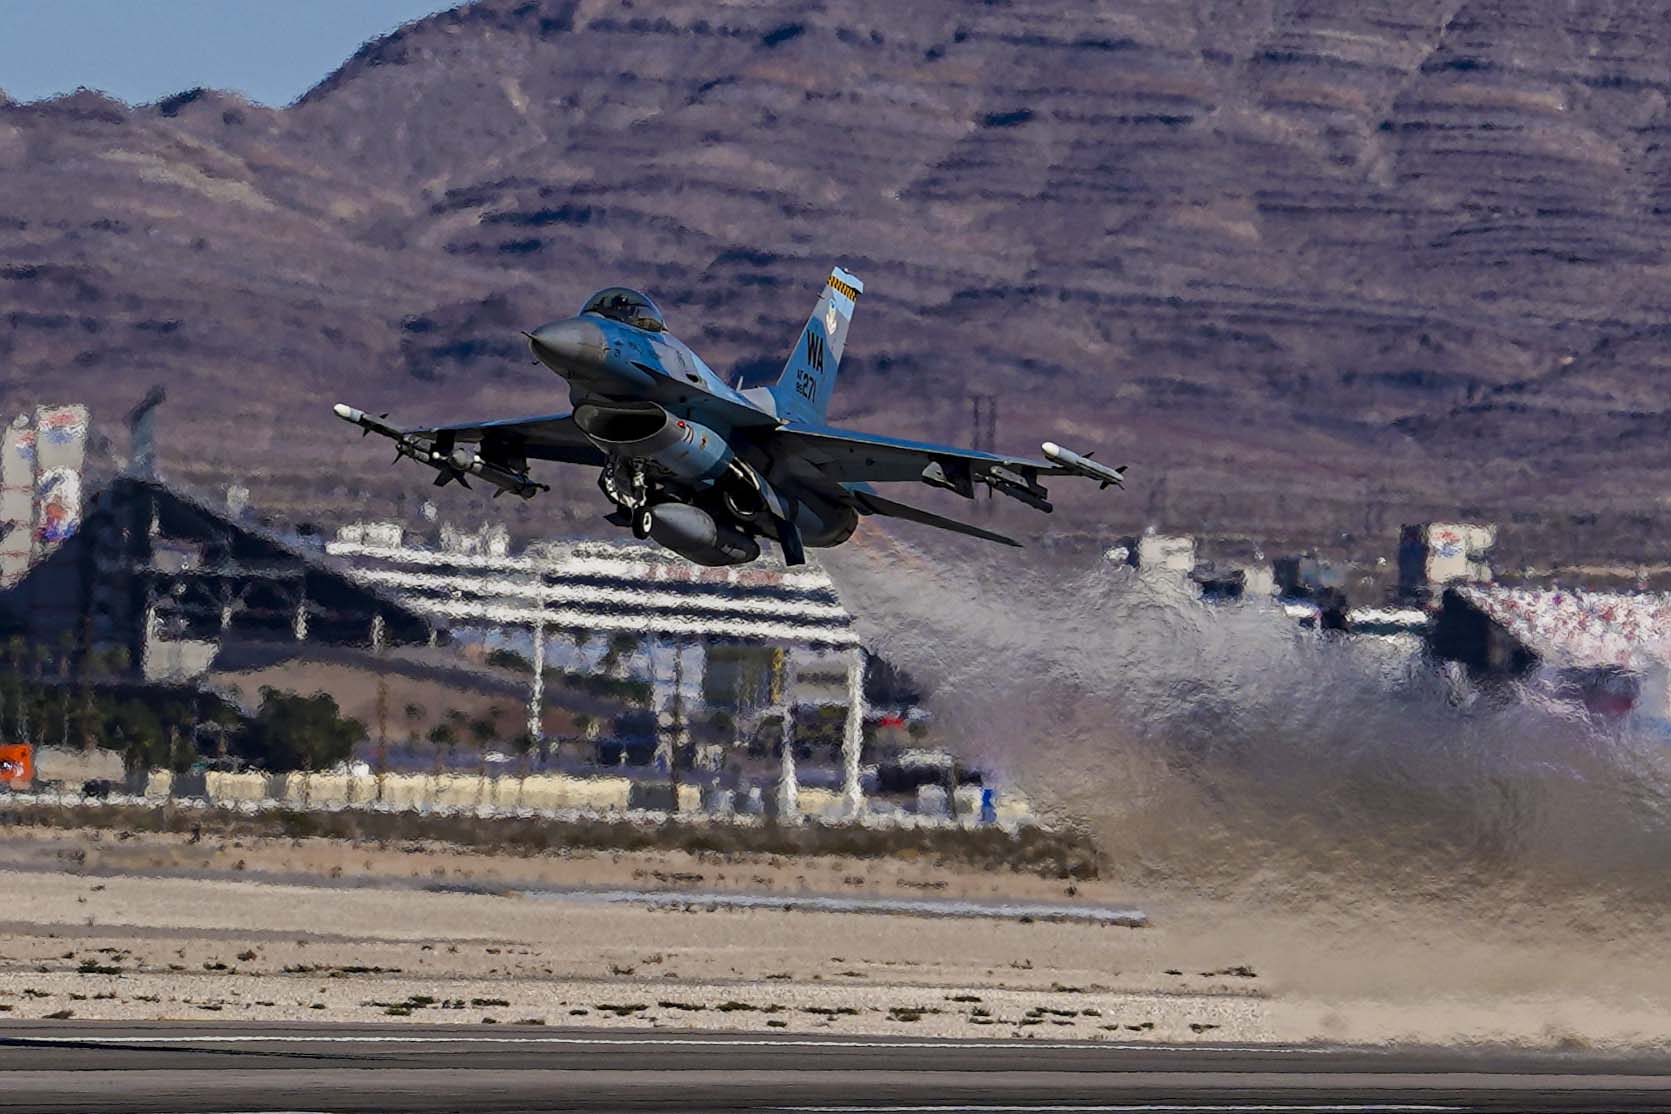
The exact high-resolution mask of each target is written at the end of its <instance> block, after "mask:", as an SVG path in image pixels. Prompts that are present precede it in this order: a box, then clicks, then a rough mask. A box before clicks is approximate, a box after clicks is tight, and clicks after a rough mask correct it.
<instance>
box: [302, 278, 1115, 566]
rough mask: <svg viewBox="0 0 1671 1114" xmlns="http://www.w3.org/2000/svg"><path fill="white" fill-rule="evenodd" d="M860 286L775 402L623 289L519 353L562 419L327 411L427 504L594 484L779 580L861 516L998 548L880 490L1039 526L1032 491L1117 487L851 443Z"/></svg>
mask: <svg viewBox="0 0 1671 1114" xmlns="http://www.w3.org/2000/svg"><path fill="white" fill-rule="evenodd" d="M863 291H864V284H863V283H861V282H860V281H859V280H858V279H857V278H855V277H854V276H853V275H850V274H848V273H847V272H846V271H844V270H842V269H841V268H839V267H837V268H836V269H835V270H834V271H833V272H832V273H831V275H830V279H829V282H827V283H826V284H825V286H824V289H823V292H822V294H820V296H819V298H818V302H817V304H816V305H815V306H814V307H813V311H812V316H811V317H810V318H808V319H807V323H806V328H804V329H802V330H801V335H800V337H799V338H798V339H797V340H796V342H795V347H794V349H793V350H792V351H791V352H790V354H789V361H788V363H786V364H784V366H783V372H782V374H781V375H780V376H779V378H778V380H777V382H776V384H774V385H773V386H770V387H756V388H752V389H748V390H739V389H736V388H735V387H733V386H731V385H729V384H727V383H726V382H725V381H724V380H723V379H721V378H720V376H718V375H717V374H715V373H714V371H713V370H712V369H711V368H709V367H708V365H707V364H705V363H703V362H702V359H701V358H700V357H699V356H697V354H696V353H695V352H692V351H691V350H690V348H689V347H688V346H687V345H685V344H684V343H683V342H682V341H680V340H679V339H678V338H676V337H675V336H674V335H673V334H672V333H670V332H668V331H667V325H666V322H665V321H664V320H663V318H662V315H661V311H660V310H659V309H657V308H656V304H655V303H654V302H652V301H651V300H650V299H649V298H648V297H646V296H645V295H644V294H641V293H639V292H638V291H636V290H628V289H626V288H624V287H618V286H614V287H610V288H608V289H607V290H600V291H598V292H597V293H596V294H594V295H592V297H591V298H589V299H587V301H586V304H585V306H583V307H582V308H581V310H580V315H579V316H578V317H571V318H569V319H567V320H564V321H553V322H551V323H550V324H548V325H542V326H540V327H539V328H538V329H535V330H534V331H533V332H531V333H527V334H525V335H526V336H527V337H528V345H529V347H530V348H531V349H532V350H533V353H534V356H535V358H537V359H538V360H539V362H540V363H541V364H543V365H545V366H546V367H547V368H549V369H550V370H552V371H553V372H556V373H557V374H558V375H560V376H562V377H563V378H564V379H566V380H568V384H569V400H570V403H571V404H572V406H573V407H574V409H573V410H572V411H571V412H570V413H566V414H546V415H543V416H538V417H531V418H501V419H495V420H491V421H481V422H462V423H459V424H456V425H443V426H433V427H429V428H412V429H405V428H401V427H399V426H395V425H391V424H390V423H389V422H388V421H387V420H385V419H387V417H388V415H386V414H385V415H382V416H381V417H379V416H377V415H372V414H367V413H366V412H365V411H363V410H357V409H355V408H354V407H351V406H345V405H342V404H340V403H339V404H338V405H337V406H336V408H335V410H336V414H337V416H338V417H340V418H342V419H343V420H344V421H348V422H353V423H354V424H355V425H357V426H360V427H361V429H362V430H364V431H365V432H366V433H377V434H381V435H382V436H384V437H388V438H390V439H391V440H393V441H394V443H395V449H396V452H397V454H398V455H397V456H396V459H397V460H398V459H399V458H400V457H402V456H406V457H411V458H412V459H413V460H416V461H419V462H421V463H423V464H426V465H428V466H429V467H431V468H433V469H435V471H436V473H437V475H436V477H435V484H436V486H438V487H440V486H445V485H446V484H449V483H451V482H453V481H454V480H457V481H458V482H459V483H461V484H464V486H466V487H468V486H469V483H468V482H467V477H472V476H473V477H476V478H479V479H481V480H484V481H486V482H487V483H489V484H491V485H493V486H494V487H495V488H497V489H498V490H497V491H495V492H494V495H495V496H498V495H501V494H503V493H504V492H507V491H509V492H512V493H513V494H516V495H520V496H522V497H523V498H524V499H527V498H531V497H532V496H534V495H535V494H536V493H538V492H540V491H546V490H549V488H548V487H547V486H546V485H545V484H540V483H536V482H535V481H534V480H533V479H532V478H531V477H530V476H529V474H528V462H529V461H531V460H555V461H561V462H563V463H565V464H582V465H591V466H592V467H595V468H598V469H601V471H600V473H599V476H598V486H599V487H600V488H602V489H603V493H604V494H605V495H606V496H608V497H609V500H610V502H612V503H614V504H615V510H614V511H613V512H612V513H611V514H609V515H608V516H607V518H608V521H610V522H611V523H613V524H615V525H617V526H623V527H630V528H631V529H632V532H633V534H634V535H635V536H636V537H639V538H652V539H654V540H655V541H656V542H657V543H659V544H661V545H663V546H666V547H667V548H668V549H671V550H672V551H673V552H675V553H678V554H680V555H681V556H683V557H685V558H687V559H689V560H691V561H695V562H696V563H698V564H702V565H738V564H743V563H744V562H747V561H752V560H754V559H755V558H756V557H758V556H760V542H759V539H760V538H770V539H773V540H775V541H776V542H777V543H778V545H779V547H780V548H781V549H782V550H783V559H784V562H785V564H789V565H799V564H802V563H804V562H805V560H806V556H805V551H806V547H808V546H834V545H840V544H841V543H842V542H844V541H846V540H847V539H848V538H849V537H850V536H851V535H852V533H853V530H854V528H855V527H856V526H857V525H858V521H859V516H860V515H872V514H876V515H888V516H891V517H894V518H901V519H905V520H907V521H910V522H918V523H922V524H924V525H927V526H935V527H938V528H940V529H942V530H953V531H956V532H957V533H960V534H968V535H971V536H973V537H977V538H984V539H986V540H988V541H994V542H1000V543H1002V544H1004V545H1018V544H1019V543H1018V542H1015V541H1013V540H1012V539H1010V538H1007V537H1004V536H1003V535H1002V534H997V533H994V532H992V531H991V530H983V529H982V528H980V527H978V526H973V525H970V524H969V523H966V522H958V521H957V520H955V519H951V518H946V517H943V516H941V515H938V514H934V513H932V512H930V511H926V510H921V509H919V508H917V507H912V506H908V505H906V504H904V503H899V502H895V501H894V500H892V499H888V498H885V497H883V496H882V495H879V494H877V493H876V492H875V491H874V490H873V489H872V488H871V486H870V485H871V484H872V483H873V482H881V483H886V482H896V481H897V482H904V481H915V482H920V483H925V484H928V485H929V486H931V487H939V488H944V489H946V490H947V491H955V492H957V493H958V494H959V495H961V496H963V497H964V498H965V499H973V498H974V496H975V485H976V484H984V485H986V486H987V487H989V488H991V489H992V490H994V491H998V492H1001V493H1003V494H1004V495H1008V496H1010V497H1011V498H1013V499H1018V500H1020V501H1021V502H1023V503H1025V504H1027V505H1028V506H1029V507H1033V508H1035V509H1037V510H1040V511H1043V512H1045V513H1047V514H1048V513H1049V512H1050V510H1051V505H1050V502H1049V500H1048V495H1049V493H1048V492H1047V491H1046V490H1045V489H1044V487H1043V485H1042V484H1040V483H1039V477H1041V476H1052V475H1074V476H1084V477H1087V478H1089V479H1092V480H1096V481H1098V482H1099V483H1100V484H1101V485H1102V486H1103V487H1105V488H1106V487H1107V486H1108V485H1109V484H1116V485H1118V484H1120V483H1121V481H1122V479H1123V478H1124V474H1125V468H1124V467H1123V466H1122V467H1119V468H1109V467H1108V466H1106V465H1104V464H1102V463H1100V462H1098V461H1095V460H1092V459H1090V456H1091V454H1089V453H1087V454H1085V455H1084V456H1081V455H1079V454H1078V453H1074V452H1070V451H1068V450H1067V449H1064V448H1060V447H1058V446H1057V445H1054V444H1051V443H1049V442H1046V443H1045V444H1044V446H1043V449H1044V455H1045V457H1046V459H1045V460H1032V459H1029V458H1026V457H1014V456H1003V455H999V454H996V453H986V452H977V451H974V450H970V449H958V448H952V447H949V446H946V445H931V444H924V443H921V442H917V441H903V440H900V439H898V438H894V437H881V436H877V435H875V434H869V433H856V432H853V431H851V430H845V429H837V428H835V427H833V426H830V425H827V424H825V420H824V415H825V413H826V412H827V411H828V409H829V405H830V395H831V393H832V392H833V391H834V389H835V380H836V369H837V367H838V366H839V365H840V363H841V354H842V351H843V350H844V349H845V348H846V346H847V330H848V326H849V325H850V324H851V323H852V320H853V307H854V305H855V303H857V301H858V299H859V295H860V294H861V293H863Z"/></svg>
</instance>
